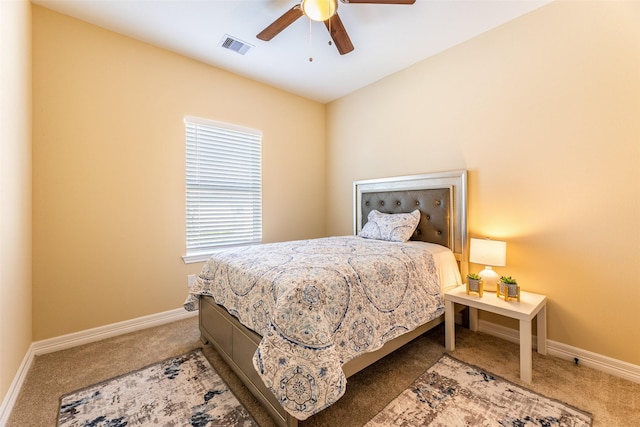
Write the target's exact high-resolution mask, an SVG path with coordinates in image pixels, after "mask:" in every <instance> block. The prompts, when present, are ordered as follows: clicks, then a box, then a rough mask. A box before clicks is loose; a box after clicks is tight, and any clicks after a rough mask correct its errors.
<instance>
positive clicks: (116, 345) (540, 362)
mask: <svg viewBox="0 0 640 427" xmlns="http://www.w3.org/2000/svg"><path fill="white" fill-rule="evenodd" d="M199 337H200V334H199V332H198V326H197V318H195V317H194V318H190V319H187V320H182V321H179V322H174V323H171V324H168V325H164V326H159V327H155V328H150V329H146V330H144V331H139V332H134V333H131V334H126V335H122V336H119V337H114V338H110V339H107V340H103V341H100V342H96V343H92V344H87V345H83V346H79V347H76V348H72V349H68V350H63V351H59V352H56V353H51V354H46V355H42V356H38V357H36V358H35V360H34V363H33V365H32V367H31V370H30V372H29V373H28V375H27V378H26V380H25V383H24V385H23V388H22V391H21V393H20V396H19V397H18V400H17V402H16V404H15V406H14V409H13V412H12V414H11V417H10V418H9V422H8V425H7V426H8V427H26V426H29V427H40V426H42V427H45V426H54V425H55V423H56V415H57V410H58V404H59V398H60V396H61V395H63V394H66V393H69V392H71V391H74V390H77V389H80V388H82V387H86V386H88V385H90V384H95V383H97V382H100V381H104V380H106V379H109V378H112V377H115V376H118V375H122V374H124V373H127V372H130V371H133V370H136V369H140V368H142V367H144V366H147V365H150V364H152V363H155V362H158V361H159V360H163V359H166V358H169V357H172V356H175V355H178V354H182V353H186V352H187V351H189V350H191V349H193V348H194V347H197V346H198V345H199V344H200V343H199ZM443 344H444V328H443V327H442V325H441V326H439V327H437V328H435V329H434V330H432V331H429V332H427V333H426V334H424V335H423V336H421V337H419V338H417V339H416V340H414V341H413V342H411V343H409V344H407V345H406V346H405V347H403V348H402V349H400V350H398V351H396V352H395V353H393V354H391V355H389V356H387V357H386V358H385V359H383V360H381V361H379V362H377V363H376V364H374V365H372V366H371V367H369V368H367V369H365V370H364V371H362V372H360V373H358V374H356V375H354V376H353V377H351V378H350V379H349V382H348V385H347V392H346V393H345V395H344V396H343V398H342V399H340V400H339V401H338V402H337V403H336V404H335V405H333V406H331V407H330V408H328V409H326V410H325V411H323V412H321V413H319V414H317V415H315V416H313V417H311V418H310V419H308V420H306V421H304V422H302V423H301V426H302V427H311V426H334V425H336V423H338V422H339V424H340V425H342V426H362V425H363V424H365V423H366V422H367V421H369V420H370V419H371V418H372V417H373V416H375V415H376V414H377V413H378V412H379V411H381V410H382V409H383V408H384V407H385V406H386V405H387V404H388V403H389V402H390V401H392V400H393V399H394V398H395V397H396V396H397V395H399V394H400V393H401V392H402V391H403V390H404V389H405V388H407V387H408V386H409V385H410V384H411V383H412V382H413V381H414V380H415V379H416V378H418V377H419V376H420V375H421V374H422V373H423V372H424V371H426V370H427V369H428V368H429V367H430V366H431V365H433V364H434V363H435V362H436V361H437V360H438V359H439V358H440V357H441V356H442V354H443V353H445V349H444V345H443ZM204 353H205V355H206V356H207V358H208V359H209V360H210V361H211V364H212V365H213V367H214V368H215V370H216V371H217V372H218V373H219V374H220V376H221V377H222V378H223V379H224V380H225V382H226V383H227V384H228V385H229V387H230V388H231V390H232V391H233V392H234V394H235V395H236V396H237V397H238V399H239V400H240V401H241V402H242V403H243V404H244V405H245V407H246V408H247V409H248V410H249V412H250V413H251V415H252V416H253V417H254V419H255V420H256V421H257V422H258V423H259V424H260V425H261V426H264V427H270V426H273V425H274V424H273V422H272V421H271V419H270V418H269V416H268V414H267V413H266V412H265V411H264V410H263V409H262V408H261V407H260V406H259V404H258V403H257V401H256V400H255V399H254V398H253V396H252V395H251V394H250V392H249V391H248V390H247V389H246V388H244V386H242V385H241V383H240V382H239V380H238V379H237V377H235V375H234V374H233V373H232V372H231V371H230V370H229V369H228V368H227V367H226V365H225V363H224V362H223V361H222V359H221V358H220V357H219V356H218V354H217V353H216V352H215V351H214V350H213V349H211V348H209V346H207V347H205V349H204ZM452 355H453V356H455V357H456V358H458V359H460V360H462V361H465V362H467V363H470V364H474V365H476V366H479V367H481V368H483V369H486V370H489V371H491V372H493V373H494V374H496V375H499V376H501V377H503V378H505V379H507V380H509V381H512V382H514V383H516V384H521V385H524V384H522V382H521V381H520V379H519V371H518V370H519V347H518V346H517V345H516V344H512V343H509V342H506V341H503V340H500V339H497V338H494V337H491V336H488V335H484V334H481V333H472V332H470V331H469V330H467V329H464V328H459V329H458V330H457V333H456V350H455V351H454V352H453V353H452ZM495 360H500V361H501V362H500V363H499V364H497V363H495ZM525 386H526V387H528V388H530V389H531V390H533V391H535V392H537V393H541V394H543V395H545V396H548V397H551V398H553V399H558V400H560V401H563V402H566V403H568V404H569V405H573V406H575V407H578V408H581V409H583V410H585V411H588V412H591V413H592V414H593V417H594V421H593V426H594V427H598V426H602V427H604V426H607V427H625V426H629V427H631V426H637V425H638V420H639V419H640V384H636V383H633V382H630V381H626V380H623V379H620V378H617V377H613V376H611V375H607V374H604V373H602V372H599V371H596V370H594V369H591V368H587V367H584V366H581V365H575V364H573V363H570V362H567V361H564V360H560V359H557V358H554V357H551V356H540V355H538V354H537V353H534V355H533V384H531V385H525Z"/></svg>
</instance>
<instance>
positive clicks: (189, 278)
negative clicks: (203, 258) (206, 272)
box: [187, 274, 196, 287]
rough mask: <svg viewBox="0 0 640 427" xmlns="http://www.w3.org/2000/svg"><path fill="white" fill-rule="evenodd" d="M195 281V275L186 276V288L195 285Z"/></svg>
mask: <svg viewBox="0 0 640 427" xmlns="http://www.w3.org/2000/svg"><path fill="white" fill-rule="evenodd" d="M195 281H196V275H195V274H189V275H188V276H187V286H188V287H191V286H193V284H194V283H195Z"/></svg>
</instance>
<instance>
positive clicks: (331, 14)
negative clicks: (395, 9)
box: [256, 0, 416, 55]
mask: <svg viewBox="0 0 640 427" xmlns="http://www.w3.org/2000/svg"><path fill="white" fill-rule="evenodd" d="M340 1H341V2H342V3H368V4H414V3H415V2H416V0H340ZM302 15H305V16H307V17H308V18H309V19H311V20H313V21H319V22H324V24H325V26H326V27H327V30H329V35H330V36H331V39H332V40H333V43H334V44H335V45H336V48H337V49H338V52H340V55H344V54H345V53H349V52H351V51H352V50H353V49H354V47H353V44H352V43H351V39H350V38H349V35H348V34H347V30H346V29H345V28H344V25H343V24H342V20H341V19H340V17H339V16H338V1H337V0H302V1H301V2H300V4H296V5H295V6H293V7H292V8H291V9H289V10H288V11H286V12H285V13H284V14H283V15H282V16H280V17H279V18H278V19H276V20H275V21H273V22H272V23H271V24H270V25H269V26H267V28H265V29H264V30H262V31H261V32H260V33H259V34H258V35H257V36H256V37H257V38H259V39H260V40H264V41H269V40H271V39H272V38H274V37H275V36H277V35H278V34H280V32H281V31H282V30H284V29H285V28H287V27H288V26H289V25H291V24H293V23H294V22H295V21H296V20H297V19H298V18H300V17H301V16H302Z"/></svg>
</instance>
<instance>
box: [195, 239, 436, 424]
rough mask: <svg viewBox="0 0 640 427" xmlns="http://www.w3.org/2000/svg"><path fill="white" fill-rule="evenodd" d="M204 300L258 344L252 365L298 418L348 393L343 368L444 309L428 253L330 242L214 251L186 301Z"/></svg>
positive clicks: (382, 244)
mask: <svg viewBox="0 0 640 427" xmlns="http://www.w3.org/2000/svg"><path fill="white" fill-rule="evenodd" d="M199 295H210V296H212V297H213V298H214V299H215V301H216V302H217V303H218V304H220V305H223V306H224V307H226V308H227V310H228V311H229V312H230V313H231V314H233V315H234V316H236V317H237V318H238V319H239V321H240V322H241V323H242V324H244V325H245V326H247V327H248V328H250V329H252V330H254V331H256V332H257V333H259V334H260V335H261V336H262V337H263V339H262V341H261V343H260V345H259V347H258V350H257V351H256V353H255V355H254V357H253V365H254V367H255V369H256V370H257V371H258V373H259V374H260V376H261V378H262V380H263V381H264V383H265V384H266V386H267V387H268V388H269V389H270V390H271V391H272V392H273V393H274V394H275V396H276V397H277V398H278V400H279V401H280V403H281V404H282V406H283V407H284V408H285V409H286V410H287V411H288V412H289V413H290V414H292V415H293V416H294V417H296V418H298V419H299V420H304V419H306V418H308V417H309V416H310V415H313V414H314V413H316V412H318V411H320V410H322V409H324V408H325V407H327V406H329V405H331V404H332V403H334V402H335V401H336V400H338V399H339V398H340V397H341V396H342V395H343V394H344V392H345V387H346V378H345V376H344V373H343V371H342V365H343V364H344V363H346V362H348V361H349V360H351V359H353V358H354V357H356V356H358V355H360V354H362V353H365V352H370V351H374V350H376V349H378V348H380V347H381V346H382V345H383V344H384V343H385V342H387V341H389V340H391V339H393V338H395V337H397V336H399V335H401V334H403V333H405V332H409V331H411V330H413V329H415V328H417V327H418V326H420V325H422V324H424V323H426V322H428V321H430V320H432V319H434V318H436V317H438V316H440V315H441V314H442V313H443V312H444V304H443V300H442V296H441V291H440V285H439V283H438V275H437V272H436V268H435V264H434V261H433V256H432V255H431V253H430V252H429V251H427V250H426V249H423V248H421V247H420V246H415V245H407V244H402V243H393V242H384V241H379V240H369V239H364V238H361V237H357V236H345V237H329V238H323V239H312V240H301V241H293V242H283V243H274V244H265V245H260V246H253V247H249V248H241V249H231V250H227V251H223V252H220V253H218V254H216V255H214V256H213V257H211V258H210V259H209V261H207V263H206V264H205V266H204V267H203V268H202V271H201V272H200V274H199V276H198V278H197V279H196V282H195V283H194V285H193V286H192V287H191V289H190V293H189V296H188V297H187V300H186V301H185V304H184V306H185V308H186V309H187V310H197V309H198V297H199Z"/></svg>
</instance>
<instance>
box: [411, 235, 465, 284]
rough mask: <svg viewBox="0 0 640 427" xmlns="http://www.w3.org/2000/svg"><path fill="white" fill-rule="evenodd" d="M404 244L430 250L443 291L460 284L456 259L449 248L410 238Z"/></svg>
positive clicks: (460, 279)
mask: <svg viewBox="0 0 640 427" xmlns="http://www.w3.org/2000/svg"><path fill="white" fill-rule="evenodd" d="M406 244H409V245H416V246H422V247H426V248H427V249H428V250H429V252H431V254H432V255H433V261H434V262H435V264H436V270H437V271H438V278H439V280H440V289H442V292H443V293H444V292H446V291H448V290H449V289H451V288H455V287H456V286H460V285H461V284H462V278H461V276H460V268H459V266H458V261H456V256H455V255H454V253H453V251H451V249H449V248H447V247H446V246H442V245H438V244H435V243H428V242H419V241H415V240H410V241H408V242H406Z"/></svg>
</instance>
